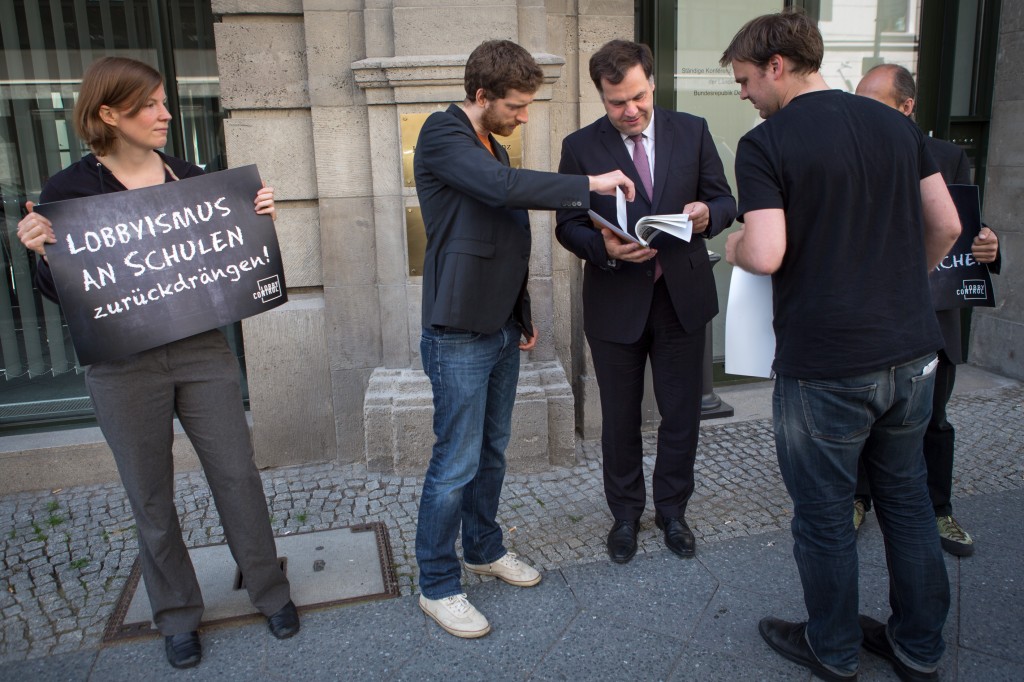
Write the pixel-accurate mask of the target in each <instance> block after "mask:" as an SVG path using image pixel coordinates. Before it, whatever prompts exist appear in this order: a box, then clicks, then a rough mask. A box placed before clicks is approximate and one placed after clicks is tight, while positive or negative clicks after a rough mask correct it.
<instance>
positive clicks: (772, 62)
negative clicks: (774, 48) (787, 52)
mask: <svg viewBox="0 0 1024 682" xmlns="http://www.w3.org/2000/svg"><path fill="white" fill-rule="evenodd" d="M785 69H786V62H785V59H783V57H782V55H780V54H773V55H772V56H771V57H769V58H768V73H769V74H771V76H772V78H775V79H778V78H780V77H781V76H782V74H783V72H784V71H785Z"/></svg>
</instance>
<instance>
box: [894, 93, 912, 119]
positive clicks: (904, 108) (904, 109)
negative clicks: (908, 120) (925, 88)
mask: <svg viewBox="0 0 1024 682" xmlns="http://www.w3.org/2000/svg"><path fill="white" fill-rule="evenodd" d="M896 108H897V109H899V110H900V112H901V113H902V114H903V115H904V116H910V115H911V114H912V113H914V98H913V97H908V98H906V99H905V100H903V102H902V103H901V104H900V105H899V106H898V107H896Z"/></svg>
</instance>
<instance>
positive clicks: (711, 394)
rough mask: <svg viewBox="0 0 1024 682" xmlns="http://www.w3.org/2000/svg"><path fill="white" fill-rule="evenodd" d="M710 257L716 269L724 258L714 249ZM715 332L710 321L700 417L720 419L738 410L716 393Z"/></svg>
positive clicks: (705, 344)
mask: <svg viewBox="0 0 1024 682" xmlns="http://www.w3.org/2000/svg"><path fill="white" fill-rule="evenodd" d="M708 258H710V259H711V267H712V269H714V267H715V264H716V263H718V261H720V260H722V257H721V256H719V255H718V254H717V253H715V252H714V251H708ZM713 340H714V339H713V332H712V328H711V323H710V322H708V324H707V327H706V328H705V330H704V371H703V373H702V376H703V381H702V382H701V383H702V385H703V393H702V394H701V397H700V418H701V419H702V420H704V419H719V418H721V417H731V416H733V414H735V413H736V411H735V410H734V409H733V408H732V405H729V404H728V403H726V402H723V401H722V399H721V398H719V397H718V394H717V393H715V381H714V370H713V368H712V360H713V356H714V343H713Z"/></svg>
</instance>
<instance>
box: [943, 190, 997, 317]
mask: <svg viewBox="0 0 1024 682" xmlns="http://www.w3.org/2000/svg"><path fill="white" fill-rule="evenodd" d="M949 194H950V196H952V197H953V203H954V204H956V210H957V213H959V214H960V228H961V230H960V237H959V238H958V239H957V240H956V244H954V245H953V248H952V249H950V250H949V253H948V254H946V257H945V258H943V259H942V262H941V263H939V266H938V267H937V268H935V270H933V271H932V273H931V275H930V276H929V277H928V280H929V281H930V282H931V287H932V303H933V304H934V305H935V309H936V310H950V309H952V308H967V307H970V306H986V307H992V306H994V305H995V304H996V300H995V295H994V294H993V293H992V278H991V276H989V272H988V266H987V265H985V264H984V263H979V262H978V261H976V260H974V256H973V255H972V254H971V244H972V242H974V238H975V237H977V236H978V233H979V232H980V231H981V203H980V201H979V197H978V188H977V187H976V186H974V185H950V186H949Z"/></svg>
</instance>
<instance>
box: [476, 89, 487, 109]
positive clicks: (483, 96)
mask: <svg viewBox="0 0 1024 682" xmlns="http://www.w3.org/2000/svg"><path fill="white" fill-rule="evenodd" d="M473 102H475V103H476V105H477V106H478V107H483V106H486V105H487V102H488V99H487V91H486V90H484V89H483V88H477V90H476V97H474V98H473Z"/></svg>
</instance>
